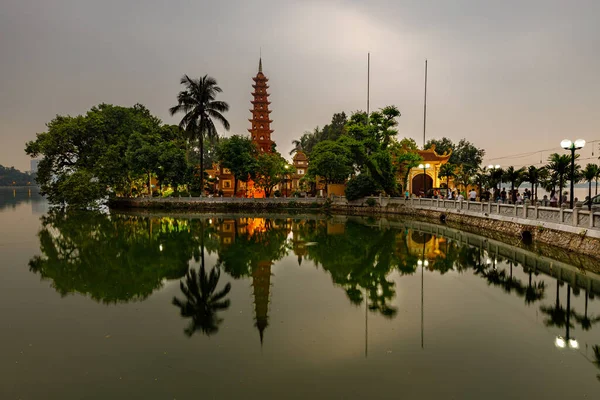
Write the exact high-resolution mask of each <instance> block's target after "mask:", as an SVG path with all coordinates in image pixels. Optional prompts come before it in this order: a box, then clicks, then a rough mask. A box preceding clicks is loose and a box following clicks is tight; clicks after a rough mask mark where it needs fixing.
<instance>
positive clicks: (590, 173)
mask: <svg viewBox="0 0 600 400" xmlns="http://www.w3.org/2000/svg"><path fill="white" fill-rule="evenodd" d="M599 174H600V168H599V167H598V166H597V165H596V164H588V165H586V166H585V169H584V170H583V178H584V179H585V181H586V182H587V183H588V199H589V200H590V201H589V203H588V209H589V210H590V211H591V210H592V181H593V180H594V179H597V177H598V175H599Z"/></svg>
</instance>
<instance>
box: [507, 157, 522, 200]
mask: <svg viewBox="0 0 600 400" xmlns="http://www.w3.org/2000/svg"><path fill="white" fill-rule="evenodd" d="M525 174H526V170H525V167H522V168H519V169H515V167H513V166H510V167H508V168H506V170H504V176H503V178H504V180H505V181H507V182H510V196H511V199H512V202H513V203H515V202H516V201H517V193H516V192H515V188H518V187H519V186H520V185H521V182H523V180H524V179H525Z"/></svg>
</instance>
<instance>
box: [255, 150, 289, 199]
mask: <svg viewBox="0 0 600 400" xmlns="http://www.w3.org/2000/svg"><path fill="white" fill-rule="evenodd" d="M294 172H295V171H294V167H293V166H291V165H289V164H288V163H287V161H285V159H284V158H283V157H281V155H280V154H279V153H261V154H260V155H259V156H258V160H257V168H256V186H257V187H259V188H261V189H263V190H264V191H265V196H266V197H271V193H272V191H273V188H274V187H275V186H276V185H278V184H280V183H281V182H285V179H286V177H288V176H289V174H292V173H294Z"/></svg>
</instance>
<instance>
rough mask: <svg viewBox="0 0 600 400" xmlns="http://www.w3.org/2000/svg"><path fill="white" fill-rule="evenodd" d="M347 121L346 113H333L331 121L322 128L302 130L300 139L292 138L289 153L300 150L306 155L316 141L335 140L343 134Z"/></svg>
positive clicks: (308, 154)
mask: <svg viewBox="0 0 600 400" xmlns="http://www.w3.org/2000/svg"><path fill="white" fill-rule="evenodd" d="M347 122H348V117H347V116H346V113H344V112H341V113H335V114H333V117H332V118H331V122H330V123H329V124H327V125H325V126H324V127H323V129H319V127H318V126H317V127H316V128H315V129H313V131H312V132H304V134H303V135H302V136H301V137H300V139H294V140H292V144H293V145H294V148H293V149H292V150H291V151H290V155H292V154H294V153H296V152H298V151H302V152H303V153H304V154H306V155H307V156H310V153H311V152H312V149H313V148H314V147H315V146H316V145H317V143H319V142H322V141H324V140H333V141H335V140H337V139H339V138H340V137H341V136H342V135H345V134H346V124H347Z"/></svg>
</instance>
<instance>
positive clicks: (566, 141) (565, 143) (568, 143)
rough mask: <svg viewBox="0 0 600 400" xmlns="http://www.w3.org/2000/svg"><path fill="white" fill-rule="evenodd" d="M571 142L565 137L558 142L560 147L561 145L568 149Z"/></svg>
mask: <svg viewBox="0 0 600 400" xmlns="http://www.w3.org/2000/svg"><path fill="white" fill-rule="evenodd" d="M572 144H573V143H572V142H571V141H570V140H569V139H565V140H563V141H562V142H560V147H562V148H563V149H570V148H571V145H572Z"/></svg>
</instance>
